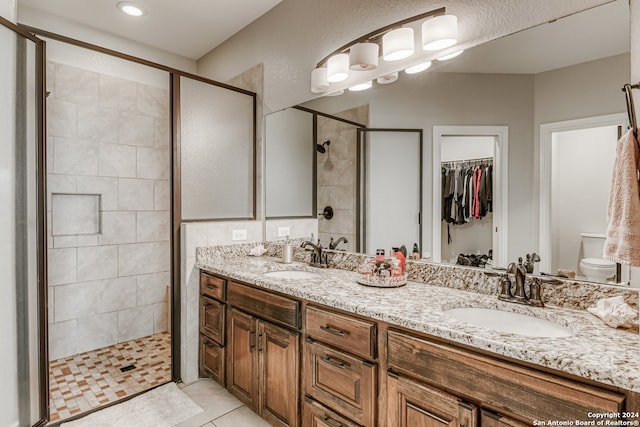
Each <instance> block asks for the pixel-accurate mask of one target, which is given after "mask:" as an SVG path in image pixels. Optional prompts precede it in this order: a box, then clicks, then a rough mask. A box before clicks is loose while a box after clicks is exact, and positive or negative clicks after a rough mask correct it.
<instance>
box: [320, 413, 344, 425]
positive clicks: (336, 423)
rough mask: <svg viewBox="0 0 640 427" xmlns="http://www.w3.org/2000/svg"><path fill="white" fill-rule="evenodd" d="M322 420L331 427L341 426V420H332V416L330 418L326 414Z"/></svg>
mask: <svg viewBox="0 0 640 427" xmlns="http://www.w3.org/2000/svg"><path fill="white" fill-rule="evenodd" d="M322 421H324V423H325V424H327V425H329V426H331V427H343V425H342V423H341V422H339V421H336V420H334V419H333V418H331V417H330V416H328V415H325V416H324V418H323V419H322Z"/></svg>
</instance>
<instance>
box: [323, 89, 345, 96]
mask: <svg viewBox="0 0 640 427" xmlns="http://www.w3.org/2000/svg"><path fill="white" fill-rule="evenodd" d="M342 94H344V89H340V90H334V91H333V92H329V93H327V94H326V95H325V96H340V95H342Z"/></svg>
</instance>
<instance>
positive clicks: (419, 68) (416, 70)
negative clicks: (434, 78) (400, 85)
mask: <svg viewBox="0 0 640 427" xmlns="http://www.w3.org/2000/svg"><path fill="white" fill-rule="evenodd" d="M430 67H431V61H427V62H423V63H421V64H418V65H414V66H413V67H409V68H407V69H406V70H404V72H405V73H407V74H418V73H421V72H423V71H425V70H428V69H429V68H430Z"/></svg>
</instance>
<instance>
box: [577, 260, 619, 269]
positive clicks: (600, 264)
mask: <svg viewBox="0 0 640 427" xmlns="http://www.w3.org/2000/svg"><path fill="white" fill-rule="evenodd" d="M582 263H583V264H586V265H590V266H592V267H614V266H615V265H616V263H615V262H613V261H609V260H606V259H602V258H585V259H583V260H582Z"/></svg>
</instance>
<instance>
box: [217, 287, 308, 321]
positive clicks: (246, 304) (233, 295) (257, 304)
mask: <svg viewBox="0 0 640 427" xmlns="http://www.w3.org/2000/svg"><path fill="white" fill-rule="evenodd" d="M227 302H228V303H229V304H231V305H232V306H234V307H237V308H239V309H241V310H243V311H246V312H248V313H251V314H255V315H256V316H258V317H261V318H263V319H266V320H271V321H273V322H275V323H278V324H281V325H285V326H289V327H290V328H293V329H300V301H296V300H293V299H291V298H287V297H283V296H280V295H276V294H273V293H271V292H268V291H263V290H261V289H256V288H252V287H250V286H246V285H241V284H240V283H236V282H229V284H228V289H227Z"/></svg>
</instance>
